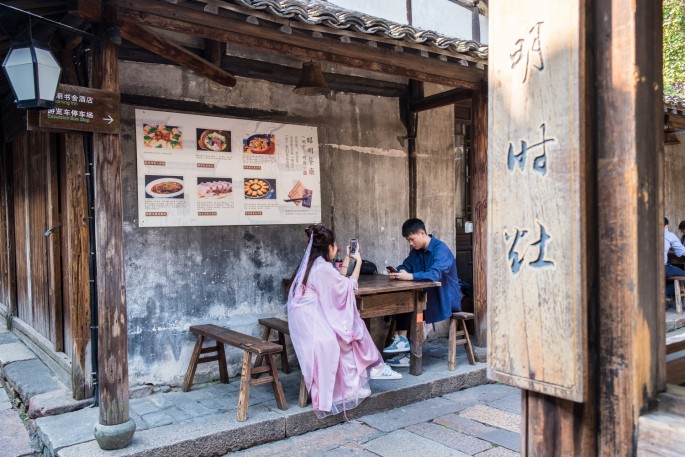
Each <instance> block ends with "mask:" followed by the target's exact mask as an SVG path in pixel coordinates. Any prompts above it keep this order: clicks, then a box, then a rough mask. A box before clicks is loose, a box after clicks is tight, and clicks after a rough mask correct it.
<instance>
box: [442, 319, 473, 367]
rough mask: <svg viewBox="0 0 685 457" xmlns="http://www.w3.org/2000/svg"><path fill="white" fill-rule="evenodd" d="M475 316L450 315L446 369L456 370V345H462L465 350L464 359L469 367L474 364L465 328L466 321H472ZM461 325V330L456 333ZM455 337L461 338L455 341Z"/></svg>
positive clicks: (469, 340)
mask: <svg viewBox="0 0 685 457" xmlns="http://www.w3.org/2000/svg"><path fill="white" fill-rule="evenodd" d="M474 317H475V316H474V315H473V314H472V313H465V312H458V313H452V317H450V335H449V340H448V343H447V344H449V348H448V352H447V369H448V370H449V371H454V370H455V369H456V368H457V345H460V344H463V345H464V346H465V347H464V349H465V350H466V357H467V358H468V359H469V363H470V364H471V365H475V364H476V358H475V357H474V356H473V348H472V347H471V339H470V338H469V331H468V330H467V328H466V321H469V320H471V319H473V318H474ZM459 323H461V330H459V331H457V330H458V328H459ZM457 337H462V338H460V339H457Z"/></svg>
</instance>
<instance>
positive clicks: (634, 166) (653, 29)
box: [590, 0, 665, 455]
mask: <svg viewBox="0 0 685 457" xmlns="http://www.w3.org/2000/svg"><path fill="white" fill-rule="evenodd" d="M590 4H591V5H593V7H594V10H593V13H594V18H593V19H594V35H593V40H594V43H593V44H594V46H591V47H592V48H594V50H595V57H596V60H595V62H594V64H595V73H596V80H595V81H592V82H594V83H595V87H596V94H595V100H596V114H595V125H596V130H595V141H596V153H597V171H596V173H597V218H598V246H599V272H598V276H599V278H598V279H599V304H598V309H597V315H598V329H597V330H598V341H599V351H598V352H597V353H598V366H599V368H598V382H597V384H596V386H595V388H596V389H597V398H598V405H597V406H598V408H599V418H598V430H600V434H599V436H598V454H599V455H635V452H636V440H637V422H638V418H639V416H640V414H641V413H643V412H645V411H646V410H648V409H650V408H652V407H654V403H655V401H656V394H657V392H658V391H659V390H662V389H664V387H665V373H664V371H665V369H664V366H663V362H664V360H665V355H664V353H665V344H664V341H665V336H664V334H665V329H664V327H665V317H664V289H663V287H664V285H663V283H664V269H663V268H664V266H663V264H664V262H663V252H662V249H663V239H662V238H663V222H662V221H663V218H664V214H663V185H662V182H663V177H662V167H663V98H662V97H663V95H662V65H663V62H662V22H663V18H662V6H661V2H655V1H651V0H600V1H597V2H595V3H590Z"/></svg>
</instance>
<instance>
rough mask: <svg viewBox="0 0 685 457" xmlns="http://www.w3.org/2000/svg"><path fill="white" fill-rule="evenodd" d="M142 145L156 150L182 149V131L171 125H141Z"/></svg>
mask: <svg viewBox="0 0 685 457" xmlns="http://www.w3.org/2000/svg"><path fill="white" fill-rule="evenodd" d="M143 145H145V147H147V148H156V149H183V131H182V129H181V127H174V126H172V125H163V124H158V125H152V124H143Z"/></svg>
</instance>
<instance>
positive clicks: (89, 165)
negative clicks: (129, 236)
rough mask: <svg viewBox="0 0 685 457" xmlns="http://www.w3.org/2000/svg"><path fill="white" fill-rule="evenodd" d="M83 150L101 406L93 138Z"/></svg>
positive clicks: (93, 347)
mask: <svg viewBox="0 0 685 457" xmlns="http://www.w3.org/2000/svg"><path fill="white" fill-rule="evenodd" d="M84 140H85V141H84V142H83V148H84V153H85V156H86V196H87V200H88V233H89V239H90V255H89V256H88V271H89V278H90V284H89V285H90V364H91V372H92V385H93V405H94V406H99V404H100V390H99V388H98V294H97V268H96V265H97V264H96V263H95V261H96V259H95V203H94V202H95V194H94V183H93V176H94V175H93V137H92V135H88V136H87V137H85V138H84Z"/></svg>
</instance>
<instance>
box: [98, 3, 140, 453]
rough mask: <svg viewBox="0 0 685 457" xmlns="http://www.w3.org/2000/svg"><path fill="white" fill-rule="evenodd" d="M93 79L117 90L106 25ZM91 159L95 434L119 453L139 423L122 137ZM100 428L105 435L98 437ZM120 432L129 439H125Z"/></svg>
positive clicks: (109, 10) (108, 11)
mask: <svg viewBox="0 0 685 457" xmlns="http://www.w3.org/2000/svg"><path fill="white" fill-rule="evenodd" d="M115 15H116V13H115V11H114V8H113V7H112V6H105V10H104V11H103V18H107V19H109V20H110V21H112V22H115V20H116V18H115ZM93 79H94V86H96V87H97V88H99V89H104V90H110V91H115V92H118V91H119V67H118V49H117V47H116V45H115V44H114V43H112V41H111V40H110V36H109V33H108V32H107V26H106V25H105V24H102V25H101V26H100V52H99V53H96V55H95V59H94V64H93ZM93 155H94V160H93V165H94V170H95V186H94V188H95V245H96V247H95V252H96V257H97V272H98V273H97V290H98V293H97V296H98V386H99V391H100V423H99V424H98V425H96V430H95V436H96V438H98V444H100V447H102V448H103V449H119V448H122V447H126V446H128V445H129V444H130V443H131V440H132V438H133V432H134V430H135V423H134V422H133V421H132V420H131V419H130V418H129V404H128V333H127V325H126V287H125V279H124V246H123V235H124V234H123V226H122V224H123V210H122V201H121V140H120V137H119V135H118V134H108V133H94V134H93ZM127 424H128V425H132V428H126V427H123V426H125V425H127ZM102 426H104V427H102ZM98 428H99V429H100V430H101V431H102V433H101V436H100V437H99V436H98ZM122 428H123V429H125V430H122ZM129 432H130V434H129ZM122 433H126V434H128V435H127V436H125V437H122Z"/></svg>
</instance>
